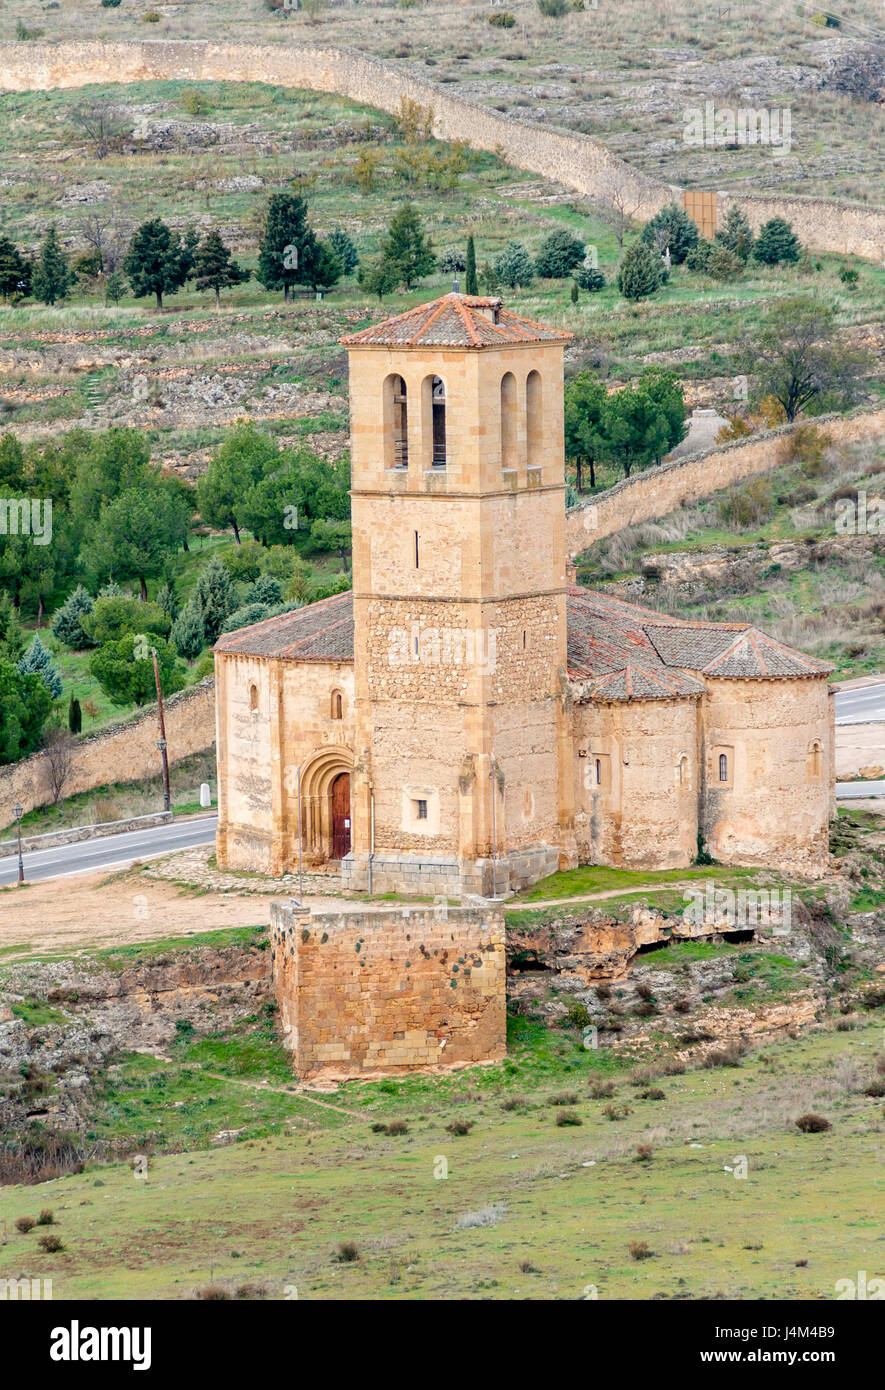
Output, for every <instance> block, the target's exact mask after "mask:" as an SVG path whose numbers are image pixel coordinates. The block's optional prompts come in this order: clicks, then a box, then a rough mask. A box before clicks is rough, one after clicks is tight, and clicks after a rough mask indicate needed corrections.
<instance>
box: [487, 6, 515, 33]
mask: <svg viewBox="0 0 885 1390" xmlns="http://www.w3.org/2000/svg"><path fill="white" fill-rule="evenodd" d="M515 23H516V19H515V18H514V16H513V15H512V14H511V13H510V11H509V10H498V11H496V13H495V14H490V15H489V24H494V25H495V27H496V28H497V29H512V28H513V26H514V24H515Z"/></svg>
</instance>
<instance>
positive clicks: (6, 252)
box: [0, 236, 31, 300]
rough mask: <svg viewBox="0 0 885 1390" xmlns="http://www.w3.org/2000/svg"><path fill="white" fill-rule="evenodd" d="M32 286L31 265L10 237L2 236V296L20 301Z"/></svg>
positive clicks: (0, 242)
mask: <svg viewBox="0 0 885 1390" xmlns="http://www.w3.org/2000/svg"><path fill="white" fill-rule="evenodd" d="M30 285H31V267H30V265H29V264H28V262H27V261H26V260H25V258H24V257H23V256H22V254H21V252H20V251H19V249H18V247H17V246H15V245H14V244H13V242H11V241H10V240H9V237H7V236H0V295H2V296H3V299H4V300H9V299H18V298H20V296H21V295H23V294H27V292H28V290H29V289H30Z"/></svg>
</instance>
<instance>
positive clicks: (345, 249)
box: [329, 227, 360, 275]
mask: <svg viewBox="0 0 885 1390" xmlns="http://www.w3.org/2000/svg"><path fill="white" fill-rule="evenodd" d="M329 246H330V247H331V249H332V250H333V251H334V253H335V255H336V256H337V257H338V260H339V261H340V262H341V274H342V275H352V274H353V272H354V271H355V270H356V268H357V266H358V265H359V263H360V258H359V256H358V255H357V250H356V247H355V246H354V244H353V241H352V240H351V238H350V237H349V236H348V235H347V232H344V231H342V230H341V228H340V227H336V228H335V230H334V232H333V233H332V235H331V236H330V237H329Z"/></svg>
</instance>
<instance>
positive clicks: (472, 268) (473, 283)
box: [464, 236, 479, 294]
mask: <svg viewBox="0 0 885 1390" xmlns="http://www.w3.org/2000/svg"><path fill="white" fill-rule="evenodd" d="M464 290H465V293H466V294H479V285H478V284H477V279H476V247H475V246H474V244H473V237H472V236H469V237H468V238H467V269H466V271H465V273H464Z"/></svg>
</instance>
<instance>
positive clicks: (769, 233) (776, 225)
mask: <svg viewBox="0 0 885 1390" xmlns="http://www.w3.org/2000/svg"><path fill="white" fill-rule="evenodd" d="M800 249H801V247H800V244H799V238H798V237H797V236H796V233H795V232H794V231H793V228H792V227H791V226H790V224H789V222H786V221H784V219H783V217H772V218H770V219H769V221H768V222H766V223H765V224H764V225H763V226H762V227H760V228H759V236H758V237H757V238H756V245H755V246H754V247H753V257H754V259H755V260H757V261H762V262H763V264H764V265H778V264H779V263H780V262H781V261H783V262H784V263H786V264H792V263H793V262H794V261H798V259H799V251H800Z"/></svg>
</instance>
